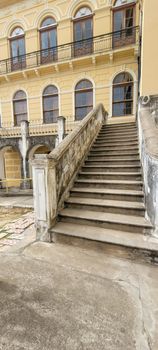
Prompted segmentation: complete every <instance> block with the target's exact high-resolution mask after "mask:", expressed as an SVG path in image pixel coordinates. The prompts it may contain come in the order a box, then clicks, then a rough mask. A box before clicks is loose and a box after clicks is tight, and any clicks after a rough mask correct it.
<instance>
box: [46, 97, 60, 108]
mask: <svg viewBox="0 0 158 350" xmlns="http://www.w3.org/2000/svg"><path fill="white" fill-rule="evenodd" d="M43 105H44V111H49V110H53V109H58V97H57V96H49V97H44V101H43Z"/></svg>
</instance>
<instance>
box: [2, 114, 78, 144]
mask: <svg viewBox="0 0 158 350" xmlns="http://www.w3.org/2000/svg"><path fill="white" fill-rule="evenodd" d="M79 123H80V122H78V121H74V120H72V118H71V117H67V118H66V125H65V128H66V133H67V134H69V133H70V132H71V131H73V130H74V128H75V127H76V126H77V125H79ZM57 134H58V124H57V123H52V124H43V123H42V121H41V120H36V121H32V122H30V123H29V136H30V137H31V136H46V135H54V136H57ZM21 136H22V134H21V127H20V126H12V124H11V123H8V124H4V125H3V126H2V127H1V128H0V139H1V138H2V139H10V138H21Z"/></svg>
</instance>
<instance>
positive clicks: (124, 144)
mask: <svg viewBox="0 0 158 350" xmlns="http://www.w3.org/2000/svg"><path fill="white" fill-rule="evenodd" d="M102 144H103V146H101V145H100V143H99V144H96V143H94V145H93V146H92V147H93V148H94V149H97V148H100V147H118V146H119V147H130V146H132V147H133V146H134V147H135V146H138V147H139V144H138V142H137V141H133V142H132V141H130V140H128V141H126V142H125V141H123V142H122V141H120V142H111V141H104V142H103V143H102Z"/></svg>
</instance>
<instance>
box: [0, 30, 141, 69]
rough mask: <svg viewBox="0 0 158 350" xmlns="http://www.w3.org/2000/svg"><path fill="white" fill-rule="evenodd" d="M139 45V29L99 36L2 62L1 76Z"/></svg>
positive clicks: (0, 63)
mask: <svg viewBox="0 0 158 350" xmlns="http://www.w3.org/2000/svg"><path fill="white" fill-rule="evenodd" d="M138 43H139V27H131V28H128V29H125V30H121V31H117V32H112V33H108V34H104V35H99V36H96V37H93V38H89V39H86V40H80V41H77V42H72V43H68V44H64V45H60V46H57V47H52V48H49V49H45V50H39V51H34V52H31V53H28V54H25V55H22V56H16V57H12V58H9V59H5V60H1V61H0V75H4V74H8V73H11V72H14V71H20V70H25V69H31V68H36V67H39V66H41V65H46V64H52V63H56V64H57V63H58V62H64V61H70V60H72V59H75V58H79V57H83V56H89V55H99V54H101V53H104V52H108V51H111V50H117V49H120V48H123V47H125V46H129V45H132V44H138Z"/></svg>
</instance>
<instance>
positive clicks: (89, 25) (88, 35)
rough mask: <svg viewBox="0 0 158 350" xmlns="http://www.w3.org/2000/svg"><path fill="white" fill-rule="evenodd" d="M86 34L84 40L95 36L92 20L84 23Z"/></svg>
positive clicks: (84, 33)
mask: <svg viewBox="0 0 158 350" xmlns="http://www.w3.org/2000/svg"><path fill="white" fill-rule="evenodd" d="M83 30H84V32H83V39H88V38H92V36H93V28H92V19H91V18H90V19H87V20H85V21H84V29H83Z"/></svg>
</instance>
